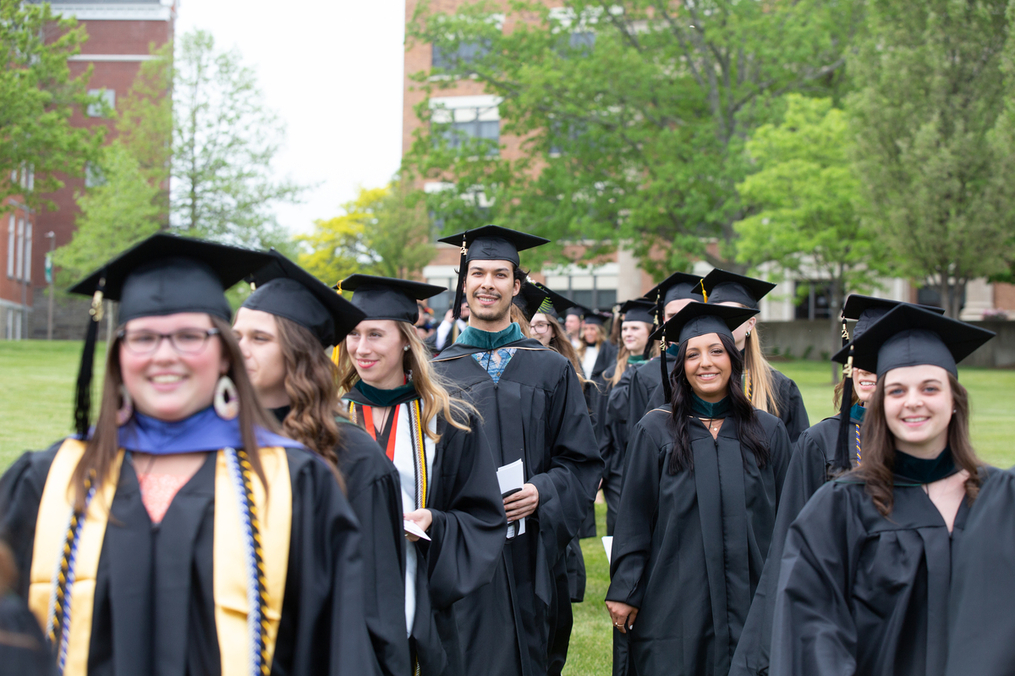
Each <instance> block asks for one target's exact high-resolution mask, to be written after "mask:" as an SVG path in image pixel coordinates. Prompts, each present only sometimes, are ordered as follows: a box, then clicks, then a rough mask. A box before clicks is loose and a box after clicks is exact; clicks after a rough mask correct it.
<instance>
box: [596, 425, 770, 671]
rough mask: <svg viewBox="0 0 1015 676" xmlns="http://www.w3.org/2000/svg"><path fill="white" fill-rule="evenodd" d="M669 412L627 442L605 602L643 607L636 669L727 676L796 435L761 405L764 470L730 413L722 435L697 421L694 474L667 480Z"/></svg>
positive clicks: (633, 647)
mask: <svg viewBox="0 0 1015 676" xmlns="http://www.w3.org/2000/svg"><path fill="white" fill-rule="evenodd" d="M670 416H671V413H670V410H669V407H665V408H663V409H658V410H653V411H651V412H649V413H648V414H647V415H645V416H644V417H643V418H642V420H641V421H640V422H639V423H638V424H637V425H635V428H634V432H633V434H632V437H631V442H630V444H629V445H628V458H627V464H626V467H625V476H624V492H623V497H622V498H621V503H620V515H619V518H618V519H617V530H616V533H615V535H614V540H613V562H612V565H611V567H610V572H611V577H612V580H611V582H610V590H609V592H608V593H607V596H606V599H607V600H608V601H620V602H623V603H627V604H629V605H631V606H634V607H635V608H638V609H639V612H638V617H637V619H636V620H635V622H634V629H633V630H632V631H630V632H629V633H628V636H629V640H630V651H631V658H632V661H633V663H634V665H635V670H636V672H637V674H638V676H656V675H661V674H666V675H669V674H710V675H715V676H725V674H726V673H727V672H728V671H729V665H730V658H731V657H732V655H733V651H734V649H735V648H736V644H737V639H738V638H739V636H740V631H741V629H742V627H743V623H744V620H745V619H746V617H747V611H748V609H749V607H750V603H751V597H752V595H753V594H754V590H755V588H756V586H757V584H758V580H759V578H760V577H761V571H762V567H763V566H764V563H765V554H766V552H767V551H768V546H769V543H770V540H771V535H772V529H773V527H774V525H775V513H776V508H777V506H778V503H779V494H780V486H781V485H782V481H783V478H784V477H785V473H786V467H787V464H788V462H789V456H790V443H789V437H788V436H787V434H786V428H785V427H784V425H783V424H782V421H780V420H779V419H778V418H776V417H774V416H771V415H769V414H767V413H764V412H762V411H758V412H757V416H758V419H759V421H760V423H761V426H762V428H763V430H764V435H765V439H764V441H765V442H767V444H768V448H769V453H770V459H769V462H768V463H767V464H766V465H765V466H764V467H759V466H758V464H757V461H756V460H755V457H754V454H753V453H751V452H750V451H747V450H744V449H742V447H741V444H740V440H739V437H738V430H737V426H736V423H735V421H734V420H733V419H732V418H727V419H726V421H725V422H724V423H723V425H722V427H721V428H720V430H719V433H718V436H717V438H715V439H713V438H712V435H711V433H710V432H709V431H708V429H706V427H705V426H704V425H703V424H702V423H701V422H700V421H698V420H692V421H691V422H690V424H689V426H688V431H689V434H690V438H691V446H692V452H693V455H694V469H693V470H687V469H685V470H682V471H680V472H678V473H677V474H674V475H671V474H670V473H669V472H668V465H669V462H670V455H671V453H672V451H673V432H672V430H671V427H670V422H669V420H670Z"/></svg>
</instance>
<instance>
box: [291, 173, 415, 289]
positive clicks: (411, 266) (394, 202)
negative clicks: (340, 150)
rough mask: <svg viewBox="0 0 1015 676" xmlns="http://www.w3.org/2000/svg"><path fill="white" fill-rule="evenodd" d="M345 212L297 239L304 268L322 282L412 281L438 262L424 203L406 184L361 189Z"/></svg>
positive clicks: (394, 182) (345, 205)
mask: <svg viewBox="0 0 1015 676" xmlns="http://www.w3.org/2000/svg"><path fill="white" fill-rule="evenodd" d="M342 211H343V212H344V213H343V214H340V215H338V216H335V217H334V218H330V219H327V220H317V221H314V230H313V232H311V233H310V234H308V235H302V236H299V237H297V238H296V239H297V241H298V242H299V243H300V244H301V245H302V246H303V252H302V253H301V254H300V256H299V261H300V264H301V265H303V266H304V267H305V268H306V269H307V270H308V271H309V272H310V273H311V274H313V275H315V276H316V277H318V278H319V279H322V280H324V281H325V282H328V283H335V282H337V281H338V280H340V279H344V278H345V277H347V276H348V275H351V274H353V273H355V272H363V273H367V274H374V275H381V276H385V277H400V278H403V279H411V278H413V277H415V276H417V275H418V274H419V273H420V272H422V270H423V267H424V266H425V265H426V264H427V263H429V262H430V260H431V259H433V255H434V245H433V244H432V243H431V239H432V238H431V236H430V222H429V218H428V217H427V213H426V211H425V208H424V205H423V201H422V199H421V197H420V195H419V194H418V193H415V192H413V191H412V190H411V189H409V187H408V186H406V185H405V184H404V183H402V182H401V181H398V180H395V181H393V182H392V183H391V184H390V185H388V186H386V187H384V188H369V189H367V188H360V189H359V192H358V194H357V195H356V199H355V200H353V201H351V202H347V203H345V204H343V205H342Z"/></svg>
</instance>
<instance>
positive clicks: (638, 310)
mask: <svg viewBox="0 0 1015 676" xmlns="http://www.w3.org/2000/svg"><path fill="white" fill-rule="evenodd" d="M655 307H656V304H655V303H653V302H652V301H650V300H646V299H644V298H636V299H634V300H629V301H627V302H626V303H624V304H623V305H621V306H620V314H621V315H623V316H624V321H625V322H645V323H646V324H653V323H654V322H655V318H654V317H653V314H652V313H653V311H654V310H655Z"/></svg>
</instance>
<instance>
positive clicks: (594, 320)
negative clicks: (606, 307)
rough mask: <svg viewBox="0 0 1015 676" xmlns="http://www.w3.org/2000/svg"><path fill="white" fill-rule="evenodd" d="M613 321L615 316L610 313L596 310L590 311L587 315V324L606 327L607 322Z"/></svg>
mask: <svg viewBox="0 0 1015 676" xmlns="http://www.w3.org/2000/svg"><path fill="white" fill-rule="evenodd" d="M611 319H613V315H612V314H610V313H608V312H597V311H595V310H589V311H588V312H587V313H586V314H585V323H586V324H597V325H599V326H606V322H608V321H610V320H611Z"/></svg>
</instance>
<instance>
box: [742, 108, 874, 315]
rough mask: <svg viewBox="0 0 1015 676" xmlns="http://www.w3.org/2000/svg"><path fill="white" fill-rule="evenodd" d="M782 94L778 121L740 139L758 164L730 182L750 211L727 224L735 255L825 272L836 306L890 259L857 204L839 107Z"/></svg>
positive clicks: (816, 274) (812, 273)
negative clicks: (733, 232) (782, 107)
mask: <svg viewBox="0 0 1015 676" xmlns="http://www.w3.org/2000/svg"><path fill="white" fill-rule="evenodd" d="M786 98H787V101H786V103H787V107H786V114H785V117H784V118H783V120H782V121H781V123H779V124H777V125H776V124H767V125H763V126H761V127H759V128H758V129H757V130H756V131H755V132H754V135H753V136H752V137H751V139H750V140H749V141H748V142H747V154H748V157H749V158H750V160H751V161H752V162H753V163H755V166H756V167H757V169H758V171H757V172H756V173H753V174H751V175H750V176H748V177H747V178H746V179H745V180H744V181H743V182H742V183H740V184H739V185H738V186H737V190H738V192H739V193H740V196H741V199H742V200H743V202H744V206H745V208H746V209H747V212H748V213H749V214H750V215H749V216H747V217H746V218H744V219H743V220H741V221H739V222H738V223H736V225H735V227H736V230H737V232H738V233H739V234H740V241H739V243H738V251H739V256H740V258H741V260H742V261H743V262H746V263H749V264H751V265H752V266H757V265H759V264H763V263H769V264H771V265H772V266H774V267H776V268H781V269H782V270H783V271H787V272H792V273H794V274H795V275H796V276H803V277H805V278H806V277H811V278H818V279H827V280H830V281H831V284H832V292H833V293H832V299H831V302H832V306H833V307H838V306H839V305H840V304H841V301H842V299H843V297H844V295H845V293H846V291H863V292H865V291H869V290H870V289H871V288H873V287H874V286H875V285H876V278H877V277H878V276H879V275H884V274H886V273H888V271H889V262H890V261H889V259H888V256H887V255H886V251H885V249H884V247H883V246H882V244H881V242H880V241H879V238H878V233H877V232H876V231H875V230H873V229H872V227H871V226H870V225H869V224H865V223H863V222H862V221H861V219H860V213H859V211H858V209H857V202H858V199H859V193H860V182H859V179H858V178H857V177H856V175H855V173H854V171H853V166H852V163H851V158H850V157H849V142H850V138H849V136H850V135H849V123H848V120H847V118H846V114H845V113H844V112H843V111H842V110H840V109H837V108H833V107H832V101H831V100H830V99H809V98H805V97H802V96H800V95H798V94H790V95H788V96H787V97H786ZM836 319H837V318H836Z"/></svg>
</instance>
